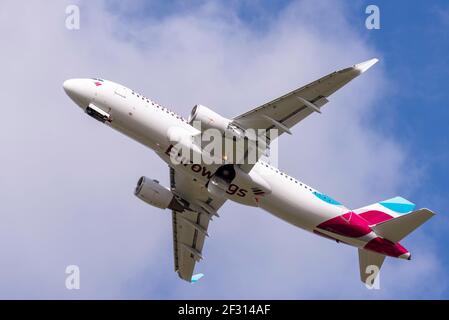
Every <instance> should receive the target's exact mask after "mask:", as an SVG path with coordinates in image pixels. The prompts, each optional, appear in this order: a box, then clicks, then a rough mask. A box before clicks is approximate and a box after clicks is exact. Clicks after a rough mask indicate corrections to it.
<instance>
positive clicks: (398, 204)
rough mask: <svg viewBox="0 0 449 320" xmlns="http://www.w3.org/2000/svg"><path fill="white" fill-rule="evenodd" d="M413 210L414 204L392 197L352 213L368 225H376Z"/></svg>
mask: <svg viewBox="0 0 449 320" xmlns="http://www.w3.org/2000/svg"><path fill="white" fill-rule="evenodd" d="M414 209H415V204H413V203H411V202H410V201H408V200H407V199H404V198H402V197H394V198H391V199H388V200H384V201H380V202H377V203H374V204H371V205H369V206H365V207H362V208H359V209H355V210H354V212H355V213H357V214H358V215H360V216H361V217H362V218H364V219H365V220H367V221H368V222H369V223H370V224H372V225H373V224H378V223H381V222H384V221H387V220H390V219H393V218H397V217H399V216H401V215H403V214H406V213H408V212H411V211H413V210H414Z"/></svg>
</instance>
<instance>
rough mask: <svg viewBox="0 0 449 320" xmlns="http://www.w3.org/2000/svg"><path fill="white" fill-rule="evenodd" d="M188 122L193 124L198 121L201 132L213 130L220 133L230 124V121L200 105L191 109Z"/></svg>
mask: <svg viewBox="0 0 449 320" xmlns="http://www.w3.org/2000/svg"><path fill="white" fill-rule="evenodd" d="M188 121H189V123H190V124H193V122H194V121H199V122H200V123H201V126H202V130H204V129H211V128H214V129H218V130H220V131H221V132H225V131H226V130H227V129H228V126H229V123H230V122H231V120H229V119H226V118H224V117H222V116H221V115H219V114H218V113H216V112H214V111H212V110H210V109H209V108H207V107H205V106H203V105H200V104H197V105H196V106H194V107H193V109H192V112H191V113H190V116H189V120H188Z"/></svg>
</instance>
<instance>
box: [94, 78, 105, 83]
mask: <svg viewBox="0 0 449 320" xmlns="http://www.w3.org/2000/svg"><path fill="white" fill-rule="evenodd" d="M92 80H95V81H100V82H104V80H103V79H100V78H92Z"/></svg>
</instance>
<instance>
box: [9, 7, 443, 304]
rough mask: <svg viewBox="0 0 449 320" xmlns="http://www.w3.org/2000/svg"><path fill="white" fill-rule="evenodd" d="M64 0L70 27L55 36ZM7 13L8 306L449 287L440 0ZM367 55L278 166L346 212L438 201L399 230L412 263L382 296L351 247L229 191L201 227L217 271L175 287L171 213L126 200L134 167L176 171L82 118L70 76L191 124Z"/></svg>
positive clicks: (421, 292) (210, 265)
mask: <svg viewBox="0 0 449 320" xmlns="http://www.w3.org/2000/svg"><path fill="white" fill-rule="evenodd" d="M73 2H74V3H76V4H78V5H79V6H80V10H81V11H80V13H81V29H80V30H78V31H68V30H67V29H65V28H64V20H65V7H66V6H67V5H68V4H71V3H73ZM368 4H376V5H378V6H379V8H380V14H381V29H380V30H367V29H366V28H365V19H366V16H367V15H366V14H365V8H366V6H367V5H368ZM4 6H5V7H6V8H8V10H2V12H0V35H1V36H2V38H3V39H4V47H3V50H2V51H1V52H0V57H1V58H2V60H3V61H12V63H10V64H6V65H4V66H3V74H4V77H3V80H0V83H1V85H2V87H3V88H4V89H5V90H2V91H0V98H1V99H2V101H3V102H4V105H5V106H8V108H5V109H4V114H3V116H4V119H9V120H8V121H5V122H4V123H3V125H2V126H1V127H0V133H1V134H0V143H1V145H2V148H3V153H2V155H3V169H2V171H1V172H2V179H0V194H1V200H2V204H3V210H2V212H1V213H0V218H1V221H2V223H0V242H1V243H6V244H8V245H7V246H0V256H2V257H3V258H2V261H1V262H2V268H0V297H1V298H62V299H73V298H125V299H126V298H144V299H146V298H148V299H167V298H168V299H173V298H181V299H183V298H194V299H195V298H248V299H249V298H275V299H276V298H287V299H310V298H337V299H338V298H357V299H365V298H366V299H376V298H387V299H388V298H399V299H407V298H417V299H420V298H447V297H448V296H449V282H448V281H447V276H448V272H447V268H446V265H447V263H448V260H449V253H448V252H449V251H448V250H447V245H448V244H449V236H448V234H449V219H448V216H447V213H446V208H447V207H448V205H449V203H448V202H449V201H448V200H447V194H448V191H449V190H448V185H447V180H448V178H449V177H448V162H449V145H448V137H449V132H448V131H449V129H448V128H447V124H446V123H447V119H448V117H449V111H448V109H447V105H448V101H449V97H448V91H447V84H446V82H445V76H446V75H447V74H448V71H449V63H448V62H447V55H448V53H449V48H448V46H449V43H448V40H447V39H448V38H449V37H448V28H449V5H448V4H447V2H446V1H429V2H424V1H416V3H415V1H414V2H412V1H376V2H371V1H370V2H368V1H330V0H329V1H326V0H322V1H276V2H274V1H256V0H254V1H250V0H248V1H199V0H197V1H172V2H167V1H156V0H153V1H141V0H136V1H132V2H127V3H126V4H123V2H122V1H116V0H114V1H96V2H91V1H82V0H80V1H65V2H64V1H53V2H50V1H48V2H41V3H38V2H36V3H28V2H27V1H23V2H21V1H12V0H11V1H6V3H5V4H4ZM37 22H38V26H37V25H36V23H37ZM30 53H32V54H30ZM372 57H379V58H380V62H379V63H378V64H377V65H376V66H375V67H374V68H372V70H370V71H369V72H367V73H366V74H364V75H363V76H361V77H360V78H358V79H357V80H355V81H354V82H353V83H351V84H349V85H348V86H347V87H345V88H344V89H343V90H341V91H340V92H338V93H337V94H335V96H332V99H331V102H330V103H329V104H328V105H327V106H326V108H325V110H324V112H323V114H321V115H319V116H317V115H314V116H312V117H310V118H308V119H307V121H304V123H301V125H299V126H297V127H295V128H294V129H293V135H292V136H288V137H282V139H281V141H280V154H281V159H280V160H279V166H280V168H281V169H282V170H284V171H286V172H288V173H289V174H291V175H292V176H295V177H297V178H299V179H301V180H303V181H304V182H306V183H308V184H310V185H312V186H314V187H316V188H317V189H318V190H320V191H323V192H325V193H327V194H330V195H332V197H334V198H336V199H338V200H339V201H341V202H343V203H345V204H346V205H347V206H348V207H352V208H357V207H361V206H363V205H366V204H368V203H374V202H377V201H380V200H383V199H388V198H390V197H393V196H396V195H401V196H404V197H405V198H407V199H409V200H411V201H412V202H414V203H416V204H417V206H418V207H427V208H430V209H432V210H433V211H435V212H436V213H437V216H436V217H434V218H433V219H432V220H430V221H429V222H427V223H426V224H425V225H424V226H423V227H422V228H420V229H419V230H418V231H416V232H414V233H413V234H412V235H411V236H410V237H408V238H407V239H405V241H404V244H405V246H406V247H407V248H408V249H410V250H411V251H412V253H413V257H414V259H413V260H412V261H410V262H404V261H398V260H393V259H387V261H386V263H385V266H384V267H383V270H382V275H381V276H382V278H381V281H382V282H381V286H382V289H381V290H379V291H368V290H366V289H365V288H364V286H363V285H361V284H360V283H359V276H358V260H357V256H356V252H355V250H354V248H349V247H347V246H343V245H337V244H335V243H333V242H330V241H327V240H325V239H321V238H318V237H316V236H314V235H311V234H308V233H305V232H303V231H302V230H299V229H297V228H295V227H292V226H290V225H288V224H286V223H285V222H283V221H280V220H279V219H277V218H274V217H273V216H271V215H269V214H267V213H265V212H262V211H260V210H256V209H251V208H245V207H242V206H240V205H236V204H232V203H226V205H225V206H224V207H223V208H222V210H221V217H220V219H217V220H215V221H214V223H213V224H212V225H211V226H210V230H209V233H210V234H211V237H210V238H209V239H208V241H207V243H206V245H205V247H204V252H203V255H204V256H205V259H204V261H202V262H201V263H200V264H198V268H197V271H198V272H204V273H205V274H206V276H205V277H204V278H203V279H202V280H201V281H200V282H198V283H196V284H195V285H190V284H188V283H184V282H182V281H180V280H179V279H178V278H177V276H176V274H175V273H174V272H173V271H172V268H173V261H172V243H171V241H172V237H171V222H170V216H169V215H168V214H166V212H165V213H164V212H162V211H161V210H158V209H156V208H151V207H149V206H148V205H146V204H144V203H142V202H141V201H139V200H138V199H137V198H135V197H134V196H133V193H132V191H133V188H134V185H135V182H136V181H137V179H138V178H139V177H140V176H141V175H146V176H148V177H151V178H156V179H158V180H159V181H161V183H165V184H168V170H167V167H166V165H165V164H163V163H162V162H161V161H160V160H159V159H158V158H157V156H156V155H154V154H153V153H152V152H151V151H149V150H147V149H145V148H144V147H142V146H141V145H138V144H137V143H135V142H133V141H131V140H130V139H128V138H126V137H124V136H122V135H120V134H118V133H117V132H114V131H112V130H109V129H108V128H104V127H102V126H100V125H98V123H96V122H94V121H89V120H90V119H88V118H87V117H85V116H84V115H83V114H82V113H81V112H80V110H78V108H77V107H76V106H74V105H73V103H72V102H71V101H70V100H69V99H68V98H67V97H66V96H65V94H64V92H63V90H62V88H61V85H62V82H63V81H64V80H65V79H68V78H74V77H91V76H101V77H104V78H106V79H110V80H113V81H116V82H119V83H122V84H124V85H126V86H128V87H131V88H133V89H135V90H137V91H139V92H142V94H145V95H146V96H148V97H151V98H152V99H154V100H156V101H158V102H160V103H161V104H163V105H166V106H168V107H170V108H171V109H173V110H175V111H176V112H178V113H180V114H183V115H185V116H186V115H187V114H188V113H189V112H190V110H191V107H192V106H193V105H195V104H197V103H201V104H204V105H207V106H209V107H211V108H213V109H214V110H216V111H218V112H220V113H222V114H223V115H225V116H228V117H232V116H235V115H238V114H240V113H242V112H245V111H247V110H248V109H249V108H252V107H255V106H258V105H260V104H262V103H264V102H266V101H268V100H270V99H273V98H276V97H277V96H279V95H281V94H283V93H285V92H287V91H289V90H292V89H295V88H297V87H298V86H300V85H303V84H305V83H307V82H309V81H312V80H315V79H316V78H318V77H320V76H322V75H324V74H327V73H329V72H331V71H334V70H336V69H339V68H343V67H346V66H349V65H352V64H354V63H357V62H360V61H364V60H367V59H370V58H372ZM13 62H14V63H13ZM18 62H20V63H18ZM18 84H20V85H18ZM23 84H26V85H27V86H26V88H27V92H26V94H24V89H23V87H24V86H23ZM292 146H293V148H292ZM92 167H95V168H99V170H95V171H94V172H92V171H90V170H88V169H86V168H92ZM69 264H77V265H79V266H80V269H81V289H80V290H79V291H68V290H66V289H65V287H64V281H65V276H66V275H65V273H64V270H65V266H67V265H69Z"/></svg>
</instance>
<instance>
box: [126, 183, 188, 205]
mask: <svg viewBox="0 0 449 320" xmlns="http://www.w3.org/2000/svg"><path fill="white" fill-rule="evenodd" d="M134 194H135V195H136V197H137V198H139V199H140V200H143V201H144V202H146V203H148V204H150V205H152V206H154V207H157V208H160V209H172V210H176V211H183V210H184V206H183V205H182V204H181V203H180V202H179V201H178V200H177V199H176V198H175V196H174V194H173V193H172V192H171V191H170V189H168V188H167V187H164V186H161V185H160V184H159V181H157V180H150V179H148V178H147V177H141V178H140V179H139V181H138V182H137V186H136V189H135V191H134Z"/></svg>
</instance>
